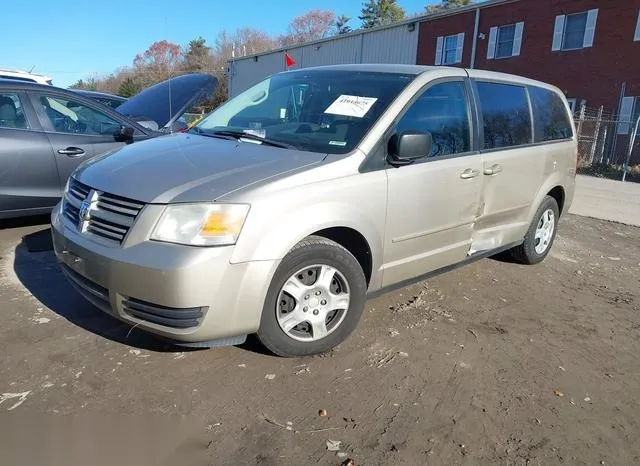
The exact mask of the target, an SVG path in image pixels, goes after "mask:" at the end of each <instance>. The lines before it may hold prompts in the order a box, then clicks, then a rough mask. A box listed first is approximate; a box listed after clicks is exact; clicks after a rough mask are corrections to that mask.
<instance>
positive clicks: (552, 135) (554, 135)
mask: <svg viewBox="0 0 640 466" xmlns="http://www.w3.org/2000/svg"><path fill="white" fill-rule="evenodd" d="M529 95H530V96H531V106H532V107H533V128H534V135H533V139H534V141H535V142H545V141H556V140H561V139H569V138H571V137H572V136H573V128H572V127H571V118H570V117H569V114H568V112H567V109H566V107H565V105H564V102H563V100H562V98H561V97H560V96H559V95H558V94H557V93H555V92H553V91H551V90H549V89H544V88H542V87H535V86H534V87H529Z"/></svg>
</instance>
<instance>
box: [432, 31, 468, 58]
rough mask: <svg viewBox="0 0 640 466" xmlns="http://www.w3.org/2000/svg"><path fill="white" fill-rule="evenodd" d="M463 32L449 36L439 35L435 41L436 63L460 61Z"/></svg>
mask: <svg viewBox="0 0 640 466" xmlns="http://www.w3.org/2000/svg"><path fill="white" fill-rule="evenodd" d="M463 48H464V32H461V33H460V34H454V35H451V36H440V37H438V40H437V43H436V65H454V64H457V63H462V51H463Z"/></svg>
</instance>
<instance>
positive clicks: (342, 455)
mask: <svg viewBox="0 0 640 466" xmlns="http://www.w3.org/2000/svg"><path fill="white" fill-rule="evenodd" d="M336 455H337V456H338V458H346V457H347V453H346V452H344V451H339V452H338V453H336Z"/></svg>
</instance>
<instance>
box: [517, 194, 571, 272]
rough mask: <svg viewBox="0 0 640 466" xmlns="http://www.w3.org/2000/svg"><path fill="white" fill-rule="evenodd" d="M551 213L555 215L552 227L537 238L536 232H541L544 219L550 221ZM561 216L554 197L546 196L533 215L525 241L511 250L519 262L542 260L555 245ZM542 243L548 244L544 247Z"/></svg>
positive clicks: (527, 263)
mask: <svg viewBox="0 0 640 466" xmlns="http://www.w3.org/2000/svg"><path fill="white" fill-rule="evenodd" d="M549 213H551V214H552V215H553V217H552V220H553V221H552V224H551V227H547V228H546V229H547V230H548V231H547V232H546V233H543V236H542V237H540V238H536V232H538V233H540V228H542V226H543V224H544V221H549ZM543 217H544V218H543ZM559 218H560V210H559V209H558V203H557V202H556V200H555V199H554V198H553V197H551V196H546V197H545V198H544V199H543V200H542V203H541V204H540V207H538V210H537V211H536V214H535V215H534V217H533V222H532V223H531V225H530V226H529V230H527V233H526V234H525V236H524V241H523V243H522V244H521V245H519V246H516V247H515V248H513V249H512V250H511V251H510V252H511V256H512V257H513V258H514V259H515V260H516V261H517V262H519V263H521V264H525V265H533V264H537V263H539V262H542V261H543V260H544V258H545V257H547V254H549V251H550V250H551V247H552V246H553V241H554V239H555V237H556V231H557V230H558V220H559ZM541 243H542V244H543V245H545V244H546V246H544V249H543V246H541Z"/></svg>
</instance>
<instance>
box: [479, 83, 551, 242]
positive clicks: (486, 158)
mask: <svg viewBox="0 0 640 466" xmlns="http://www.w3.org/2000/svg"><path fill="white" fill-rule="evenodd" d="M476 90H477V92H476V94H477V97H478V104H479V105H478V107H479V112H480V116H481V119H482V127H483V132H484V136H483V141H482V143H483V147H482V151H481V152H482V171H483V175H482V183H483V190H482V197H481V204H480V206H481V209H480V216H479V218H478V221H477V224H476V231H475V232H474V236H473V246H472V250H473V251H478V252H480V251H486V250H491V249H495V248H498V247H501V246H506V245H509V244H511V243H513V242H516V241H518V240H521V239H522V237H523V236H524V233H525V232H526V230H527V228H528V226H529V225H528V223H529V220H528V218H527V217H528V213H529V211H530V209H531V203H532V202H533V200H534V199H536V195H537V192H538V190H539V189H540V186H541V184H542V180H543V178H544V170H545V160H546V156H545V153H544V152H545V151H547V150H548V147H546V146H532V141H533V139H532V137H533V136H532V123H531V112H530V110H529V101H528V97H527V90H526V88H525V87H524V86H519V85H514V84H506V83H499V82H477V83H476Z"/></svg>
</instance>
